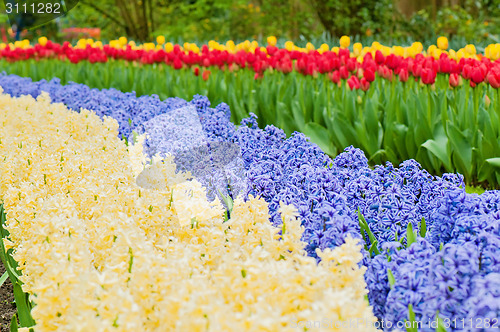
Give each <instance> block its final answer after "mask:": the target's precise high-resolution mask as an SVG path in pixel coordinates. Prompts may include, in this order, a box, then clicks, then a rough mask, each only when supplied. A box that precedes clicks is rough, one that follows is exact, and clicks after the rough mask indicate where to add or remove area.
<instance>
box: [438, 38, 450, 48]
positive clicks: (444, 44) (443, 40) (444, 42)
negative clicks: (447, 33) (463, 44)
mask: <svg viewBox="0 0 500 332" xmlns="http://www.w3.org/2000/svg"><path fill="white" fill-rule="evenodd" d="M437 47H439V48H440V49H442V50H447V49H448V38H446V37H443V36H441V37H439V38H438V39H437Z"/></svg>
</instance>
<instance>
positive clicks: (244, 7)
mask: <svg viewBox="0 0 500 332" xmlns="http://www.w3.org/2000/svg"><path fill="white" fill-rule="evenodd" d="M1 17H2V18H1V20H2V21H1V22H0V24H1V31H2V39H3V41H4V42H6V41H12V40H15V38H16V31H15V29H12V27H10V25H9V24H8V20H7V15H1ZM499 34H500V0H350V1H342V0H252V1H247V0H232V1H229V0H217V1H214V0H161V1H160V0H100V1H99V2H96V1H93V0H80V2H79V4H78V5H77V7H76V8H75V9H73V10H71V11H70V12H69V13H68V14H67V15H66V16H64V17H61V18H58V19H57V20H56V21H53V22H51V23H50V24H47V25H45V26H43V27H42V28H39V29H34V30H30V31H26V30H24V31H20V33H19V34H18V38H20V39H34V38H38V37H39V36H41V35H45V36H48V37H49V38H50V39H52V40H56V41H62V40H76V39H79V38H94V39H101V40H104V41H106V40H111V39H114V38H117V37H118V36H126V37H127V38H129V39H131V40H135V41H140V42H144V41H152V40H153V39H154V38H155V37H156V36H159V35H163V36H165V37H166V39H167V40H168V41H171V42H184V41H190V42H206V41H208V40H211V39H213V40H218V41H227V40H234V41H235V42H236V41H244V40H246V39H256V40H264V39H265V38H266V37H267V36H270V35H273V36H276V37H278V39H279V40H280V41H281V42H284V41H285V40H293V41H295V42H296V43H297V45H300V43H301V42H303V43H304V44H305V43H306V42H307V41H311V42H312V43H313V44H319V43H323V42H326V43H328V42H329V41H330V40H333V39H335V41H337V40H338V37H340V36H342V35H349V36H352V37H354V40H355V41H361V42H364V43H370V42H371V41H373V40H377V41H379V42H381V43H386V44H395V43H398V44H400V45H404V44H405V43H411V42H412V41H415V40H421V41H425V40H429V41H435V37H436V36H437V35H444V36H446V37H448V38H449V39H450V42H451V45H450V46H451V47H453V42H454V41H455V42H456V43H459V44H461V45H463V44H464V43H472V42H473V43H475V44H479V45H481V44H483V45H484V44H489V43H497V42H499Z"/></svg>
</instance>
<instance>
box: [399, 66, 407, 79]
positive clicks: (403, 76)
mask: <svg viewBox="0 0 500 332" xmlns="http://www.w3.org/2000/svg"><path fill="white" fill-rule="evenodd" d="M408 77H409V74H408V70H406V69H404V68H403V69H401V71H400V72H399V80H400V81H401V82H406V81H408Z"/></svg>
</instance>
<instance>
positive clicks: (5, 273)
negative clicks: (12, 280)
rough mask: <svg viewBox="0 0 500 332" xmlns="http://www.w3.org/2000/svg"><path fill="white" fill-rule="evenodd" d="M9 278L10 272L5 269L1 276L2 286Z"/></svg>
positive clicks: (0, 282)
mask: <svg viewBox="0 0 500 332" xmlns="http://www.w3.org/2000/svg"><path fill="white" fill-rule="evenodd" d="M8 278H9V272H7V271H5V272H4V273H3V274H2V276H1V277H0V287H2V285H3V283H4V282H5V281H6V280H7V279H8Z"/></svg>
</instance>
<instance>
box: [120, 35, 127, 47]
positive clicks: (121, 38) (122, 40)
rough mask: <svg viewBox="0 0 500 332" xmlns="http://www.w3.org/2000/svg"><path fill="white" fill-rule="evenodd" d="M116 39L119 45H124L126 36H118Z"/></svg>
mask: <svg viewBox="0 0 500 332" xmlns="http://www.w3.org/2000/svg"><path fill="white" fill-rule="evenodd" d="M118 41H119V42H120V45H121V46H125V45H126V44H127V38H126V37H120V38H118Z"/></svg>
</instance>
